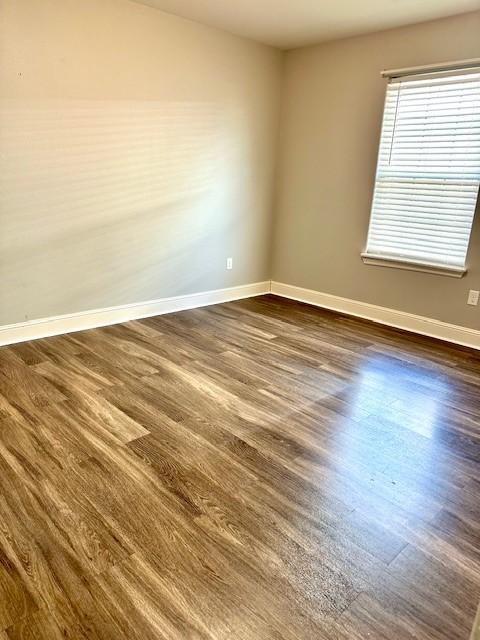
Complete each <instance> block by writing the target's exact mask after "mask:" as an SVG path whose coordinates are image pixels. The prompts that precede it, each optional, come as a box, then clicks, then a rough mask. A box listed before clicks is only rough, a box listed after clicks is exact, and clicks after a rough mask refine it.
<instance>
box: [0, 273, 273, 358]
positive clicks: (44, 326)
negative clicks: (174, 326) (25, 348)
mask: <svg viewBox="0 0 480 640" xmlns="http://www.w3.org/2000/svg"><path fill="white" fill-rule="evenodd" d="M269 292H270V280H267V281H265V282H255V283H252V284H245V285H240V286H238V287H229V288H227V289H215V290H213V291H203V292H201V293H192V294H189V295H183V296H174V297H172V298H160V299H158V300H149V301H148V302H138V303H134V304H126V305H121V306H118V307H109V308H106V309H94V310H92V311H81V312H79V313H72V314H69V315H63V316H54V317H51V318H42V319H40V320H31V321H28V322H21V323H18V324H10V325H4V326H2V327H0V346H1V345H8V344H14V343H16V342H25V341H26V340H37V339H38V338H46V337H48V336H57V335H60V334H63V333H72V332H74V331H83V330H84V329H93V328H95V327H105V326H107V325H111V324H118V323H119V322H128V321H129V320H138V319H140V318H148V317H150V316H158V315H161V314H164V313H172V312H174V311H182V310H184V309H194V308H195V307H205V306H207V305H210V304H218V303H219V302H228V301H230V300H240V299H241V298H250V297H252V296H258V295H262V294H264V293H269Z"/></svg>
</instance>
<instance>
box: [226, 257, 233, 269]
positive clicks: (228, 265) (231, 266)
mask: <svg viewBox="0 0 480 640" xmlns="http://www.w3.org/2000/svg"><path fill="white" fill-rule="evenodd" d="M227 269H228V270H229V271H230V269H233V258H227Z"/></svg>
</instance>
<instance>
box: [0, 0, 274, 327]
mask: <svg viewBox="0 0 480 640" xmlns="http://www.w3.org/2000/svg"><path fill="white" fill-rule="evenodd" d="M281 75H282V54H281V53H280V52H278V51H276V50H274V49H270V48H268V47H265V46H261V45H257V44H254V43H253V42H250V41H248V40H243V39H241V38H237V37H234V36H231V35H228V34H226V33H222V32H220V31H217V30H215V29H211V28H208V27H204V26H201V25H199V24H195V23H193V22H189V21H187V20H183V19H181V18H177V17H174V16H170V15H167V14H164V13H161V12H159V11H157V10H155V9H151V8H149V7H145V6H142V5H139V4H136V3H133V2H129V1H128V0H2V2H1V7H0V149H1V154H0V325H2V324H9V323H15V322H21V321H24V320H26V319H35V318H42V317H48V316H52V315H57V314H65V313H71V312H77V311H81V310H88V309H95V308H101V307H107V306H114V305H121V304H125V303H132V302H140V301H146V300H150V299H154V298H160V297H165V296H172V295H179V294H186V293H193V292H197V291H205V290H209V289H216V288H222V287H228V286H235V285H238V284H245V283H250V282H256V281H261V280H266V279H268V278H269V277H270V273H269V268H270V264H269V263H270V245H271V215H272V191H273V172H274V164H275V153H276V149H275V144H276V138H277V129H278V117H277V116H278V110H279V103H280V99H279V92H280V83H281ZM227 256H233V258H234V269H233V270H232V271H226V270H225V262H226V258H227Z"/></svg>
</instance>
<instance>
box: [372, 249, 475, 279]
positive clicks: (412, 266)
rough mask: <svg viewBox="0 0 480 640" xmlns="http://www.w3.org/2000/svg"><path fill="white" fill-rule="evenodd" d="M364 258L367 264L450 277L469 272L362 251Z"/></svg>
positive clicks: (458, 276)
mask: <svg viewBox="0 0 480 640" xmlns="http://www.w3.org/2000/svg"><path fill="white" fill-rule="evenodd" d="M362 260H363V262H364V263H365V264H372V265H376V266H378V267H390V268H393V269H406V270H407V271H422V272H423V273H434V274H436V275H440V276H449V277H450V278H461V277H462V276H464V275H465V274H466V273H467V270H466V269H460V268H459V267H447V266H445V267H441V266H438V265H434V264H428V263H426V262H414V261H409V260H396V259H395V258H387V257H386V256H377V255H373V254H369V253H362Z"/></svg>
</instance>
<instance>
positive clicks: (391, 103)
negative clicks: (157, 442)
mask: <svg viewBox="0 0 480 640" xmlns="http://www.w3.org/2000/svg"><path fill="white" fill-rule="evenodd" d="M479 184H480V71H479V70H475V71H458V73H457V74H452V73H448V74H442V73H438V74H435V75H434V76H428V77H425V78H421V77H419V76H418V75H416V76H415V77H414V78H412V79H409V78H408V76H406V77H402V78H401V79H397V78H396V79H393V80H391V81H390V83H389V84H388V87H387V92H386V98H385V108H384V119H383V125H382V135H381V140H380V145H379V152H378V164H377V175H376V180H375V190H374V196H373V204H372V211H371V218H370V227H369V233H368V241H367V250H366V253H367V255H377V256H384V257H386V258H394V259H400V258H404V259H405V260H407V261H409V260H410V261H412V260H414V261H415V260H417V261H420V262H422V261H423V262H428V263H429V264H433V265H435V264H438V265H440V266H444V265H450V266H453V267H456V268H464V267H465V259H466V252H467V248H468V242H469V239H470V233H471V228H472V222H473V216H474V212H475V206H476V201H477V197H478V190H479Z"/></svg>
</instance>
